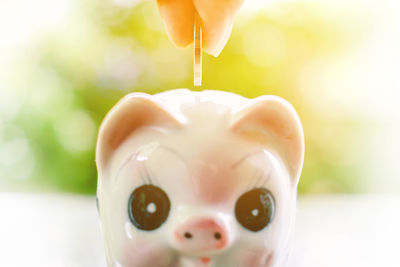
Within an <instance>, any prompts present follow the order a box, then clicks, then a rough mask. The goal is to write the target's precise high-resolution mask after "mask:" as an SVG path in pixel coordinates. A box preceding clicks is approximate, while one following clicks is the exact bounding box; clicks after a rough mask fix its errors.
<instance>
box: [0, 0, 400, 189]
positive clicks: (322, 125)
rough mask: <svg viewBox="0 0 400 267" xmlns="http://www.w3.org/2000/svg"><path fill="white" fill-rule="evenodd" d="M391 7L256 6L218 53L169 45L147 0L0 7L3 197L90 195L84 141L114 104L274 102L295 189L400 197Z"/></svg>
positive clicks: (91, 174)
mask: <svg viewBox="0 0 400 267" xmlns="http://www.w3.org/2000/svg"><path fill="white" fill-rule="evenodd" d="M399 6H400V5H399V4H397V3H396V2H395V1H377V0H376V1H364V2H363V1H270V2H268V1H265V2H264V1H254V0H248V2H246V4H245V6H244V7H243V9H242V10H241V12H240V13H239V15H238V18H237V20H236V21H235V25H234V28H233V32H232V35H231V38H230V40H229V41H228V43H227V46H226V47H225V49H224V50H223V51H222V53H221V55H220V56H219V57H218V58H214V57H212V56H208V55H205V56H204V58H203V86H202V87H201V88H194V87H193V80H192V75H193V69H192V63H193V62H192V49H191V47H189V48H186V49H179V48H176V47H174V46H173V45H172V44H171V42H170V41H169V39H168V37H167V35H166V33H165V31H164V27H163V24H162V21H161V18H160V16H159V14H158V10H157V7H156V4H155V2H154V1H144V2H140V1H135V0H118V1H117V0H115V1H111V0H102V1H99V0H98V1H95V0H85V1H78V0H60V1H50V0H38V1H29V0H16V1H11V0H10V1H2V2H1V3H0V25H1V26H0V35H1V37H0V50H1V52H0V186H1V188H0V190H1V191H32V190H33V191H64V192H78V193H85V194H86V193H88V194H93V193H94V192H95V189H96V182H97V181H96V169H95V163H94V145H95V140H96V135H97V129H98V126H99V124H100V123H101V121H102V119H103V117H104V116H105V114H106V112H107V111H108V110H109V109H110V108H111V107H112V106H113V105H114V104H115V103H116V102H117V101H118V99H120V98H121V97H122V96H123V95H125V94H127V93H129V92H133V91H142V92H147V93H156V92H161V91H165V90H168V89H175V88H189V89H194V90H202V89H219V90H226V91H231V92H234V93H238V94H241V95H244V96H247V97H256V96H259V95H263V94H274V95H279V96H281V97H283V98H285V99H287V100H288V101H290V102H291V103H292V104H293V105H294V106H295V108H296V110H297V111H298V113H299V115H300V117H301V119H302V122H303V125H304V130H305V138H306V158H305V162H304V170H303V173H302V176H301V182H300V185H299V191H300V193H303V194H304V193H393V192H400V171H399V168H398V167H397V166H398V163H399V158H400V157H399V155H398V151H400V141H399V136H400V115H399V114H400V101H399V99H400V93H399V92H400V83H399V79H400V78H399V77H398V73H397V71H398V69H399V67H398V62H399V61H400V53H399V50H398V47H400V37H399V36H400V30H399V27H398V26H399V23H398V17H399V13H400V12H399V10H400V7H399Z"/></svg>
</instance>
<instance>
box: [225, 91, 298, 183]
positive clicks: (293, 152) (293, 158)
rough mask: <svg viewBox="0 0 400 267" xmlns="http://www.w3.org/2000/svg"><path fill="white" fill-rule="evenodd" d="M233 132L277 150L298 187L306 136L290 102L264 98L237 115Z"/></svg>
mask: <svg viewBox="0 0 400 267" xmlns="http://www.w3.org/2000/svg"><path fill="white" fill-rule="evenodd" d="M231 129H232V130H233V131H234V132H235V133H237V134H240V135H241V136H242V137H244V138H247V139H248V140H250V141H252V142H255V143H258V144H260V145H261V146H267V147H268V148H270V149H274V150H275V151H276V152H277V153H278V154H279V155H280V156H281V157H282V159H283V160H284V162H285V163H287V165H288V167H289V171H290V174H291V176H292V181H293V184H294V185H297V183H298V180H299V177H300V172H301V169H302V166H303V159H304V135H303V128H302V126H301V122H300V119H299V117H298V115H297V113H296V111H295V110H294V108H293V107H292V105H291V104H289V102H287V101H286V100H284V99H282V98H280V97H276V96H262V97H259V98H256V99H254V102H253V103H252V104H250V105H249V106H247V107H245V108H244V109H242V110H240V111H239V112H238V113H236V115H235V116H234V119H233V123H232V126H231Z"/></svg>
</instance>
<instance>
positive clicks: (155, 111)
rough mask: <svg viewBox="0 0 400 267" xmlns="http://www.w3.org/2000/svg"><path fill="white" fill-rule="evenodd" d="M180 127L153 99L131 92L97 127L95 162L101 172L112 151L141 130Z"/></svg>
mask: <svg viewBox="0 0 400 267" xmlns="http://www.w3.org/2000/svg"><path fill="white" fill-rule="evenodd" d="M147 126H156V127H164V128H180V127H181V124H180V123H179V122H178V120H176V119H175V118H174V117H173V116H172V115H171V113H169V112H168V111H166V110H165V109H164V108H163V107H162V106H161V104H158V103H157V102H155V100H154V98H153V97H152V96H150V95H147V94H144V93H132V94H129V95H127V96H125V97H124V98H123V99H122V100H120V101H119V102H118V103H117V104H116V105H115V106H114V107H113V108H112V109H111V111H110V112H109V113H108V114H107V116H106V117H105V119H104V121H103V123H102V124H101V126H100V130H99V135H98V139H97V145H96V163H97V167H98V169H103V168H104V167H105V166H106V165H107V164H108V162H109V159H110V157H111V155H112V154H113V153H114V152H115V150H116V149H117V148H118V147H119V146H120V145H121V144H122V143H123V142H124V141H125V140H126V139H127V138H128V137H129V136H130V135H132V134H134V132H136V131H137V130H139V129H140V128H142V127H147Z"/></svg>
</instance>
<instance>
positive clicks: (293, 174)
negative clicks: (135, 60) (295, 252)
mask: <svg viewBox="0 0 400 267" xmlns="http://www.w3.org/2000/svg"><path fill="white" fill-rule="evenodd" d="M303 139H304V138H303V131H302V126H301V123H300V120H299V118H298V116H297V114H296V112H295V111H294V109H293V107H292V106H291V105H290V104H289V103H287V102H286V101H285V100H283V99H281V98H278V97H275V96H262V97H259V98H255V99H247V98H244V97H240V96H237V95H234V94H231V93H225V92H219V91H204V92H191V91H189V90H173V91H170V92H167V93H162V94H158V95H154V96H150V95H147V94H142V93H134V94H130V95H128V96H126V97H125V98H123V99H122V100H121V101H120V102H119V103H118V104H117V105H116V106H115V107H114V108H113V109H112V110H111V111H110V112H109V113H108V115H107V116H106V118H105V120H104V122H103V123H102V125H101V128H100V131H99V137H98V142H97V151H96V163H97V167H98V175H99V179H98V190H97V195H98V200H99V211H100V218H101V223H102V229H103V235H104V240H105V246H106V255H107V260H108V263H109V265H110V266H114V265H115V266H124V267H130V266H143V267H144V266H161V267H163V266H165V267H167V266H269V267H272V266H280V267H281V266H283V260H284V259H285V258H286V256H287V254H288V252H289V249H290V244H291V238H292V236H293V235H292V229H293V224H294V215H295V208H296V187H297V183H298V180H299V176H300V172H301V168H302V164H303V157H304V140H303Z"/></svg>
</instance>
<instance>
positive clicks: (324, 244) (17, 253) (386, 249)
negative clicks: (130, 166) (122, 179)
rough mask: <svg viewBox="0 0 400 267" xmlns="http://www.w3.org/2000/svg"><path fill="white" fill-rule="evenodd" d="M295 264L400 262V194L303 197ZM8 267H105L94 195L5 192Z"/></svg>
mask: <svg viewBox="0 0 400 267" xmlns="http://www.w3.org/2000/svg"><path fill="white" fill-rule="evenodd" d="M297 218H298V219H297V226H296V227H297V230H296V243H295V251H294V255H293V257H292V260H291V265H290V266H292V267H343V266H349V267H372V266H374V267H375V266H379V267H380V266H382V267H399V266H400V256H399V255H400V245H399V242H400V196H305V197H300V200H299V212H298V217H297ZM0 266H1V267H20V266H21V267H22V266H24V267H27V266H29V267H36V266H37V267H105V266H106V264H105V260H104V255H103V243H102V239H101V235H100V227H99V222H98V217H97V211H96V205H95V199H94V197H83V196H77V195H59V194H26V193H24V194H23V193H0Z"/></svg>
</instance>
